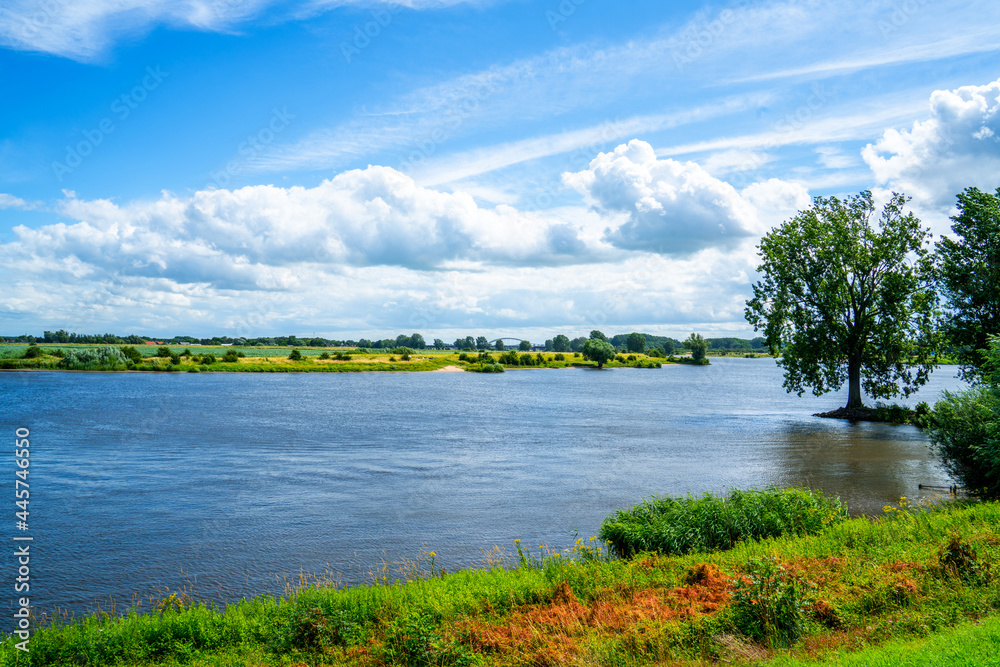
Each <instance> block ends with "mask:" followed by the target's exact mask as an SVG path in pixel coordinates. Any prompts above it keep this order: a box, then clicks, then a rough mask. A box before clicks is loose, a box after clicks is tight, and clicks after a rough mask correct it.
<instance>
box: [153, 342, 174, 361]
mask: <svg viewBox="0 0 1000 667" xmlns="http://www.w3.org/2000/svg"><path fill="white" fill-rule="evenodd" d="M171 354H173V352H172V351H171V350H170V348H169V347H167V346H166V345H161V346H160V347H158V348H156V356H158V357H162V358H163V359H169V358H170V355H171Z"/></svg>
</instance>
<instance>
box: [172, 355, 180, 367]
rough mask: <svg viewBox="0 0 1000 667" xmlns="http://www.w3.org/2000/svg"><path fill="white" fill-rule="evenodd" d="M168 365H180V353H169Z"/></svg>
mask: <svg viewBox="0 0 1000 667" xmlns="http://www.w3.org/2000/svg"><path fill="white" fill-rule="evenodd" d="M170 365H171V366H180V365H181V355H179V354H171V355H170Z"/></svg>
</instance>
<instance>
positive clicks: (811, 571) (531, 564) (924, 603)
mask: <svg viewBox="0 0 1000 667" xmlns="http://www.w3.org/2000/svg"><path fill="white" fill-rule="evenodd" d="M796 511H798V510H796ZM998 559H1000V505H998V504H992V503H983V504H972V505H964V506H957V505H952V506H942V507H936V508H927V509H914V508H912V507H910V506H909V505H908V504H907V503H906V502H905V501H902V502H901V504H900V505H899V506H893V507H891V508H888V509H887V511H886V512H885V513H884V516H883V517H881V518H880V519H877V520H871V519H868V518H858V519H841V518H837V517H834V520H832V521H830V522H829V523H828V524H826V525H825V527H823V528H821V529H820V530H819V532H818V533H816V534H813V535H808V536H799V537H792V536H787V535H786V536H782V537H774V538H768V539H764V540H760V541H755V540H749V541H741V542H738V543H737V544H736V545H735V546H734V547H733V548H731V549H723V550H712V551H696V552H693V553H689V554H686V555H675V556H665V555H662V554H657V553H651V552H645V553H638V554H636V555H634V556H633V557H631V558H628V559H619V558H614V557H612V556H611V555H610V554H609V553H608V552H607V550H606V548H605V545H603V544H601V543H600V542H599V541H597V540H596V538H591V539H581V540H579V541H578V542H577V545H576V546H575V547H574V548H573V549H571V550H568V551H566V552H562V553H552V552H550V551H547V550H545V549H535V548H532V549H529V548H527V547H525V546H524V545H522V544H521V543H520V542H515V544H514V545H513V548H512V549H510V550H509V551H507V550H504V549H499V548H497V549H495V550H494V551H493V552H491V553H489V554H486V555H485V559H484V562H483V565H482V567H481V568H480V569H467V570H457V571H451V572H449V571H446V570H445V569H444V568H442V567H441V564H440V562H439V560H438V557H437V554H435V553H434V552H427V553H424V554H422V555H420V556H419V557H417V558H416V559H415V560H413V561H408V562H403V563H398V564H395V565H394V566H393V567H389V566H385V565H383V566H380V567H375V568H372V570H371V572H370V577H371V583H370V584H368V585H363V586H354V587H351V588H337V587H336V586H332V585H328V582H325V581H323V580H309V579H308V578H305V579H302V580H301V581H300V582H299V584H298V585H296V586H294V587H290V588H289V589H288V591H287V594H286V595H285V596H283V597H280V598H272V597H261V598H255V599H253V600H244V601H241V602H239V603H236V604H232V605H230V606H228V607H227V608H226V609H225V610H220V609H217V608H214V607H212V606H210V605H204V604H199V603H198V602H196V601H195V600H192V599H191V597H190V596H189V595H187V594H184V593H172V594H169V595H166V594H165V595H164V596H163V597H162V598H159V599H151V600H148V601H146V604H143V603H139V605H138V606H136V607H134V608H133V609H132V610H131V611H130V612H129V613H128V614H127V615H125V616H119V617H115V616H109V615H107V614H96V615H93V616H90V617H87V618H81V619H76V620H73V621H70V622H64V623H62V624H60V625H59V626H58V627H50V628H47V629H41V630H39V631H37V632H36V633H35V634H34V636H33V637H32V639H31V652H30V653H27V654H26V653H23V652H20V651H17V650H15V649H14V639H13V638H7V639H6V640H5V641H4V642H3V643H2V644H0V665H108V666H113V665H137V666H143V665H145V666H153V665H163V666H166V665H286V666H293V665H294V666H296V667H298V666H301V665H484V666H485V665H511V666H513V665H580V666H583V665H622V666H626V665H629V666H630V665H689V666H693V665H717V664H744V665H749V664H755V665H775V666H778V665H780V666H783V667H791V666H792V665H807V664H836V665H858V666H860V665H901V664H912V665H918V664H919V665H937V664H942V665H945V664H946V665H995V664H997V655H998V654H997V651H996V648H997V642H998V641H1000V622H998V620H997V617H996V615H997V613H998V611H1000V577H998V576H997V575H998V573H997V572H996V565H997V562H998Z"/></svg>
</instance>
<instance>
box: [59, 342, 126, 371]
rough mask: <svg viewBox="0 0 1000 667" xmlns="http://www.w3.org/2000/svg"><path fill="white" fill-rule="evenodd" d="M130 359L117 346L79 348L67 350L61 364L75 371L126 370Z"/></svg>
mask: <svg viewBox="0 0 1000 667" xmlns="http://www.w3.org/2000/svg"><path fill="white" fill-rule="evenodd" d="M128 363H129V360H128V359H127V358H126V357H125V355H124V354H122V351H121V350H120V349H119V348H117V347H111V346H106V347H97V348H78V349H72V350H69V351H68V352H66V356H64V357H63V358H62V360H61V361H60V362H59V365H60V366H61V367H63V368H67V369H69V370H73V371H115V370H124V369H125V367H126V366H127V365H128Z"/></svg>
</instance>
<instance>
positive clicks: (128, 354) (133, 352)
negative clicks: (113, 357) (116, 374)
mask: <svg viewBox="0 0 1000 667" xmlns="http://www.w3.org/2000/svg"><path fill="white" fill-rule="evenodd" d="M121 350H122V355H124V356H125V358H126V359H128V360H129V361H131V362H132V363H133V364H141V363H142V353H141V352H139V350H137V349H136V348H135V347H133V346H131V345H126V346H125V347H123V348H121Z"/></svg>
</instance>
